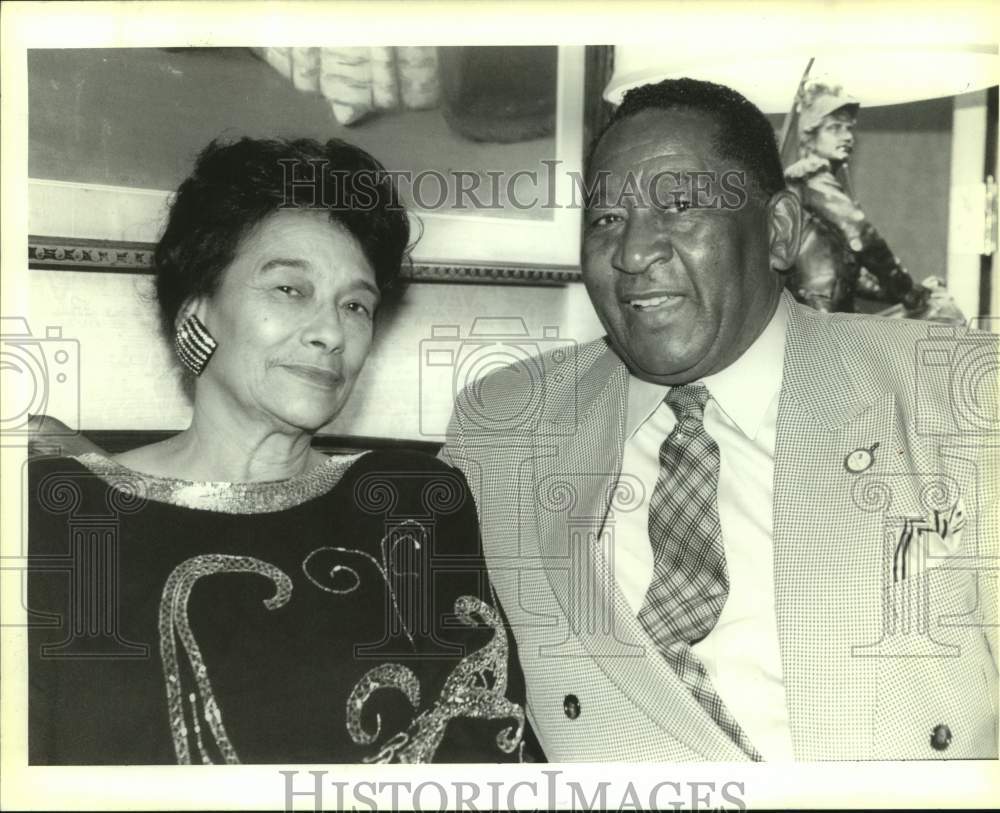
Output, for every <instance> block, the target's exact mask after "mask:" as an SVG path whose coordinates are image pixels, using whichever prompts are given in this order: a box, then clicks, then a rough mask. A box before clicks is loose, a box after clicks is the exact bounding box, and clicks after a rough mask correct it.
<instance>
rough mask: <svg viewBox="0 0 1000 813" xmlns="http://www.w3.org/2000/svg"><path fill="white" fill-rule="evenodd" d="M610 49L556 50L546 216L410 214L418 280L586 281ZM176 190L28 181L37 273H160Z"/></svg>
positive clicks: (412, 271) (410, 272) (408, 271)
mask: <svg viewBox="0 0 1000 813" xmlns="http://www.w3.org/2000/svg"><path fill="white" fill-rule="evenodd" d="M610 51H611V49H610V47H607V46H558V48H557V73H556V104H555V127H554V133H553V135H552V143H553V145H554V159H555V160H554V162H552V163H553V164H554V166H553V168H552V169H551V170H550V174H549V176H548V178H547V181H548V183H549V185H550V186H551V189H550V190H547V192H546V198H545V205H546V206H547V207H548V208H549V209H550V211H549V212H547V213H545V216H544V217H538V216H537V213H536V216H535V217H523V218H522V217H518V216H511V212H510V211H507V212H503V213H502V215H503V216H498V215H494V214H491V213H485V214H483V213H480V212H475V213H465V212H437V211H420V212H419V213H417V214H414V213H412V212H411V217H413V218H414V220H419V222H415V223H413V230H412V231H413V233H414V234H419V235H420V239H419V241H418V242H417V243H416V245H415V247H414V248H413V251H412V254H411V263H410V265H409V266H408V267H406V268H405V269H404V276H405V277H407V278H408V279H410V280H412V281H417V282H472V283H514V284H520V285H561V284H567V283H571V282H575V281H578V280H579V279H580V270H579V261H578V256H579V244H580V234H581V219H582V212H581V203H582V189H581V186H580V181H581V179H582V171H583V156H584V149H585V144H586V142H588V141H589V138H590V136H591V135H592V134H593V132H594V131H595V130H596V129H598V128H599V127H600V124H601V121H602V120H603V119H602V117H603V116H606V109H605V103H604V102H602V101H601V100H600V90H601V88H603V85H604V83H605V82H606V80H607V77H608V76H609V75H610ZM135 115H137V116H139V115H142V113H141V111H136V112H135ZM361 143H362V145H363V143H364V142H363V141H362V142H361ZM484 146H485V147H489V146H490V145H484ZM499 146H501V147H502V146H503V145H499ZM487 154H488V152H487ZM390 168H391V167H390ZM171 193H172V190H165V189H148V188H142V187H131V186H118V185H105V184H94V183H80V182H75V181H63V180H59V179H52V178H34V177H29V179H28V198H29V200H28V204H29V205H28V220H29V237H28V267H29V269H45V270H66V271H96V272H115V273H133V274H135V273H138V274H143V273H151V271H152V253H153V248H154V245H155V240H156V239H157V236H158V233H159V230H160V229H161V228H162V224H163V221H164V216H165V213H166V211H167V203H168V201H169V196H170V194H171ZM552 204H554V205H552Z"/></svg>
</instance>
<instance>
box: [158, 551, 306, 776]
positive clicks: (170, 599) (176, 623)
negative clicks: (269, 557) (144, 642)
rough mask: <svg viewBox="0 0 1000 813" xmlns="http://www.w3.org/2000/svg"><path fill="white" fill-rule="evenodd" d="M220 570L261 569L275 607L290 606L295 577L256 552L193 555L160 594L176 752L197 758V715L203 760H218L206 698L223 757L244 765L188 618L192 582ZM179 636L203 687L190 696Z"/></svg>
mask: <svg viewBox="0 0 1000 813" xmlns="http://www.w3.org/2000/svg"><path fill="white" fill-rule="evenodd" d="M215 573H256V574H258V575H261V576H264V577H266V578H269V579H271V581H273V582H274V584H275V587H276V590H275V593H274V595H273V596H271V597H270V598H268V599H264V606H265V607H267V608H268V609H269V610H274V609H277V608H278V607H282V606H284V605H285V604H287V603H288V600H289V598H290V597H291V595H292V580H291V579H290V578H289V577H288V576H287V575H286V574H285V573H284V572H283V571H282V570H280V569H279V568H277V567H275V566H274V565H271V564H268V563H267V562H262V561H261V560H260V559H255V558H254V557H252V556H228V555H224V554H214V553H213V554H205V555H202V556H193V557H191V558H190V559H186V560H185V561H183V562H181V564H179V565H178V566H177V567H175V568H174V570H173V572H171V574H170V577H169V578H168V579H167V583H166V584H165V585H164V587H163V595H162V598H161V600H160V615H159V629H160V658H161V662H162V665H163V676H164V678H165V682H166V687H167V712H168V715H169V719H170V731H171V733H172V735H173V740H174V752H175V753H176V754H177V763H178V764H179V765H190V764H191V749H190V741H189V738H188V734H189V731H188V725H187V718H188V715H190V718H191V727H192V729H193V730H194V739H195V744H196V745H197V748H198V752H199V755H200V757H201V762H202V764H204V765H211V764H213V760H212V756H211V754H210V753H209V749H208V748H207V747H206V745H205V741H204V737H203V736H202V728H201V721H200V720H199V711H198V701H199V700H200V701H201V716H202V718H203V719H204V721H205V722H206V723H207V724H208V729H209V732H210V733H211V735H212V739H213V740H214V743H215V746H216V749H217V750H218V752H219V754H221V756H222V759H223V760H224V761H225V762H226V764H228V765H238V764H239V762H240V760H239V757H238V756H237V754H236V749H235V748H234V747H233V745H232V743H231V742H230V741H229V735H228V734H227V733H226V728H225V726H224V725H223V722H222V712H221V710H220V709H219V706H218V704H217V703H216V701H215V695H214V694H213V693H212V684H211V682H210V681H209V678H208V670H207V668H206V667H205V661H204V659H203V658H202V656H201V649H200V648H199V646H198V642H197V641H196V640H195V637H194V634H193V633H192V632H191V625H190V623H189V621H188V612H187V609H188V599H189V598H190V596H191V588H192V587H193V586H194V583H195V582H196V581H197V580H198V579H200V578H201V577H202V576H208V575H211V574H215ZM175 637H176V638H179V639H180V642H181V646H182V648H183V649H184V653H185V654H186V655H187V659H188V663H189V665H190V667H191V672H192V673H193V674H194V680H195V684H196V686H197V690H198V691H197V693H195V692H188V694H187V697H185V696H184V687H183V686H182V685H181V683H182V681H181V672H180V665H179V664H178V662H177V645H176V641H175ZM185 700H187V705H185Z"/></svg>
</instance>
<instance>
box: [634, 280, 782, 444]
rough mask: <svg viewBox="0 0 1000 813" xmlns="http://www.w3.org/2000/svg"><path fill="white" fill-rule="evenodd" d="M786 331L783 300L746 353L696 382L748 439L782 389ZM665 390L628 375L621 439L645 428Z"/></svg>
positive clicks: (667, 388) (754, 432)
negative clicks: (626, 410)
mask: <svg viewBox="0 0 1000 813" xmlns="http://www.w3.org/2000/svg"><path fill="white" fill-rule="evenodd" d="M787 326H788V303H787V302H786V301H785V297H784V296H782V297H781V299H780V300H779V301H778V307H777V308H776V309H775V311H774V316H772V317H771V321H770V322H768V323H767V327H765V328H764V331H763V332H762V333H761V334H760V336H758V337H757V339H756V341H754V343H753V344H752V345H750V347H748V348H747V350H746V352H745V353H744V354H743V355H742V356H740V357H739V358H738V359H736V361H734V362H733V363H732V364H730V365H729V366H728V367H726V368H725V369H724V370H720V371H719V372H717V373H715V374H713V375H709V376H706V377H705V378H703V379H700V380H701V383H702V384H704V385H705V386H706V387H708V391H709V394H711V396H712V398H713V399H714V400H715V402H716V403H717V404H718V405H719V407H720V408H721V409H722V411H723V412H725V413H726V415H727V416H728V417H729V418H730V420H732V421H733V423H735V424H736V425H737V426H738V427H739V428H740V431H741V432H743V434H744V435H746V436H747V437H748V438H750V439H751V440H752V439H754V438H756V436H757V432H758V430H759V429H760V426H761V424H762V423H763V421H764V416H765V415H766V414H767V410H768V407H770V406H771V403H772V402H773V401H774V398H775V397H776V396H777V394H778V392H779V391H780V390H781V374H782V370H783V368H784V363H785V329H786V328H787ZM669 389H670V387H665V386H663V385H662V384H651V383H650V382H648V381H643V380H642V379H641V378H637V377H636V376H634V375H632V374H631V373H630V374H629V384H628V407H627V409H628V412H627V415H626V423H625V437H631V436H632V435H633V434H634V433H635V431H636V430H637V429H638V428H639V427H640V426H641V425H642V424H643V423H645V421H646V419H647V418H649V416H650V415H652V414H653V412H654V411H655V410H656V408H657V407H658V406H659V405H660V402H661V401H662V400H663V399H664V397H665V396H666V394H667V392H668V391H669Z"/></svg>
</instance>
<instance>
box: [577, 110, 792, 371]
mask: <svg viewBox="0 0 1000 813" xmlns="http://www.w3.org/2000/svg"><path fill="white" fill-rule="evenodd" d="M715 126H716V125H715V124H714V123H713V121H712V120H711V119H710V118H709V117H707V116H705V115H704V114H702V113H699V112H697V111H692V110H687V109H683V108H677V109H671V110H644V111H642V112H641V113H637V114H636V115H634V116H631V117H630V118H627V119H624V120H622V121H621V122H619V123H618V124H616V125H614V126H613V127H612V128H611V129H610V130H609V131H608V132H607V133H606V134H605V136H604V138H603V139H602V140H601V142H600V144H599V145H598V148H597V151H596V153H595V154H594V156H593V161H592V165H591V176H590V179H589V181H590V183H591V184H595V183H596V181H597V180H598V179H600V178H601V177H602V173H606V175H605V176H604V178H605V182H606V186H605V187H604V189H603V190H602V192H603V194H600V195H598V196H597V199H596V200H593V201H591V205H589V206H588V209H587V212H586V219H585V224H584V230H585V231H584V239H583V256H582V266H583V279H584V283H585V284H586V286H587V291H588V293H589V294H590V298H591V301H592V302H593V303H594V308H595V309H596V310H597V313H598V316H599V317H600V319H601V322H602V323H603V325H604V328H605V329H606V330H607V332H608V336H609V338H610V340H611V343H612V345H613V347H614V349H615V350H616V352H617V353H618V355H619V356H621V358H622V360H623V361H624V362H625V363H626V364H627V365H628V367H629V368H630V370H631V371H632V372H633V373H634V374H635V375H637V376H639V377H640V378H643V379H646V380H648V381H653V382H656V383H661V384H669V385H675V384H684V383H687V382H689V381H694V380H695V379H698V378H702V377H704V376H706V375H710V374H712V373H715V372H718V371H719V370H722V369H724V368H725V367H727V366H729V365H730V364H732V362H733V361H735V360H736V359H737V358H739V357H740V356H741V355H742V354H743V352H744V351H745V350H746V349H747V348H748V347H749V346H750V344H752V343H753V341H754V339H756V338H757V336H758V335H760V333H761V331H762V330H763V329H764V327H765V326H766V325H767V322H768V321H769V320H770V318H771V315H772V314H773V313H774V309H775V308H776V307H777V302H778V297H779V295H780V290H781V281H780V278H779V276H778V275H777V274H776V273H775V272H774V271H772V270H771V264H770V256H769V248H768V244H769V224H770V220H771V218H772V216H773V215H772V210H771V207H770V206H769V205H768V203H767V201H765V200H762V199H761V197H760V196H759V193H755V192H754V187H753V186H752V185H751V184H749V183H748V178H747V176H746V174H745V173H744V174H743V176H742V181H741V180H740V178H741V176H740V175H739V174H738V173H740V172H742V171H743V168H742V167H739V166H735V165H733V163H732V162H731V161H727V160H724V159H722V158H720V157H719V156H718V155H716V152H715V148H714V147H713V146H712V145H711V143H710V142H711V140H712V134H713V131H714V128H715ZM692 178H693V179H694V180H692ZM706 179H707V180H706ZM740 184H741V185H742V188H741V189H740V190H738V192H732V193H729V192H727V190H730V191H731V190H734V189H736V187H737V186H739V185H740ZM699 189H700V190H701V192H699Z"/></svg>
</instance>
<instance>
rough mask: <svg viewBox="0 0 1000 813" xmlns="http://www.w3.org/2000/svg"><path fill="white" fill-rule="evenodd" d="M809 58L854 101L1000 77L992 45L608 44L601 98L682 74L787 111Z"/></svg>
mask: <svg viewBox="0 0 1000 813" xmlns="http://www.w3.org/2000/svg"><path fill="white" fill-rule="evenodd" d="M810 57H815V62H814V63H813V66H812V69H811V70H810V72H809V75H810V77H812V78H815V79H826V80H828V81H831V82H835V83H837V84H841V85H843V87H844V90H845V91H846V92H848V93H850V94H851V96H854V97H855V98H856V99H858V101H860V102H861V105H862V107H878V106H880V105H889V104H901V103H903V102H912V101H917V100H919V99H935V98H939V97H941V96H956V95H958V94H961V93H968V92H970V91H973V90H980V89H981V88H985V87H990V86H992V85H995V84H997V82H998V80H1000V54H998V50H997V46H996V45H954V46H941V47H933V46H929V47H926V48H924V47H918V46H907V47H903V48H891V47H878V48H875V47H872V46H867V47H858V48H850V47H844V48H838V49H831V48H829V46H826V47H824V48H823V49H817V48H815V47H812V48H811V47H809V46H808V45H804V46H801V47H794V48H789V49H788V50H784V49H782V50H780V51H778V50H776V49H768V50H758V51H753V50H747V51H735V50H733V49H727V50H725V51H716V52H713V51H711V50H704V49H703V50H702V52H701V53H694V52H688V53H686V54H680V55H678V53H677V49H674V48H666V47H664V46H662V45H660V46H650V45H616V46H615V69H614V75H613V76H612V77H611V81H610V82H609V83H608V86H607V88H606V89H605V91H604V98H605V99H606V100H607V101H609V102H611V103H612V104H615V105H617V104H620V103H621V100H622V97H623V96H624V95H625V92H626V91H627V90H629V89H631V88H634V87H638V86H639V85H645V84H649V83H653V82H659V81H660V80H661V79H668V78H678V77H682V76H689V77H691V78H694V79H704V80H708V81H710V82H717V83H718V84H722V85H728V86H729V87H731V88H734V89H735V90H738V91H739V92H740V93H742V94H743V95H744V96H746V97H747V98H748V99H749V100H750V101H751V102H753V103H754V104H756V105H757V106H758V107H759V108H760V109H761V110H763V111H764V112H765V113H787V112H788V111H789V110H790V109H791V107H792V102H793V101H794V98H795V93H796V90H797V88H798V84H799V80H800V79H801V78H802V72H803V71H804V70H805V67H806V64H807V63H808V62H809V59H810Z"/></svg>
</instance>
